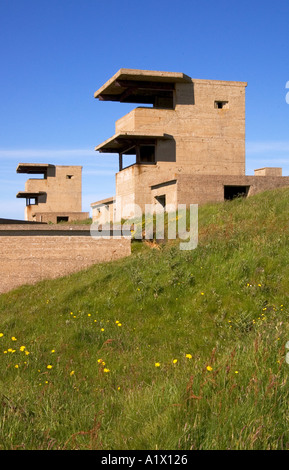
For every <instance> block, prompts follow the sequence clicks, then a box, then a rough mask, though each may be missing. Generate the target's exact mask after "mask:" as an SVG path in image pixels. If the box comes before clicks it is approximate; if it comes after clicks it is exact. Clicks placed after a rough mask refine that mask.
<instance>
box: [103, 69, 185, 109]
mask: <svg viewBox="0 0 289 470" xmlns="http://www.w3.org/2000/svg"><path fill="white" fill-rule="evenodd" d="M183 82H186V83H188V82H191V78H190V77H188V76H187V75H185V74H183V73H175V72H157V71H150V70H135V69H120V70H119V71H118V72H117V73H116V74H115V75H114V76H113V77H112V78H110V80H108V81H107V82H106V83H105V84H104V85H103V86H102V87H101V88H99V90H97V91H96V92H95V93H94V97H95V98H98V99H99V100H101V101H122V102H125V103H144V104H148V103H154V99H155V96H157V95H163V96H165V95H167V94H168V93H170V92H172V91H173V90H174V88H175V84H176V83H183Z"/></svg>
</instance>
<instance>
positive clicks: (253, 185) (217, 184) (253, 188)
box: [177, 174, 289, 205]
mask: <svg viewBox="0 0 289 470" xmlns="http://www.w3.org/2000/svg"><path fill="white" fill-rule="evenodd" d="M177 179H178V185H177V190H178V204H187V205H189V204H199V205H201V204H206V203H210V202H222V201H224V186H225V185H228V186H234V185H236V186H239V185H240V186H249V187H250V189H249V192H248V196H253V195H254V194H257V193H260V192H262V191H268V190H271V189H277V188H283V187H286V186H289V176H252V175H247V176H234V175H233V176H228V175H187V174H182V175H178V178H177Z"/></svg>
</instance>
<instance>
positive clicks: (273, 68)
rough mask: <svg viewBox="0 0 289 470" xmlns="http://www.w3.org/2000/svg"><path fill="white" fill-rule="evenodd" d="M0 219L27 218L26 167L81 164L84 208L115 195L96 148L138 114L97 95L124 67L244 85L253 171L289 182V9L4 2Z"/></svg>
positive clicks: (166, 2)
mask: <svg viewBox="0 0 289 470" xmlns="http://www.w3.org/2000/svg"><path fill="white" fill-rule="evenodd" d="M0 21H1V28H0V44H1V46H0V48H1V49H0V65H1V74H0V85H1V86H0V93H1V100H0V103H1V104H0V109H1V113H0V162H1V170H0V217H13V218H23V217H24V204H25V201H24V200H19V199H16V197H15V196H16V193H17V192H18V191H21V190H23V189H24V184H25V180H26V179H27V175H17V174H16V167H17V164H18V163H19V162H36V163H38V162H45V163H52V164H59V165H66V164H73V165H83V210H85V211H89V210H90V203H91V202H94V201H96V200H98V199H102V198H105V197H108V196H111V195H113V194H114V192H115V178H114V174H115V172H116V171H117V160H118V158H117V156H115V155H113V156H109V155H108V156H106V155H102V154H98V153H97V152H95V151H94V147H95V146H96V145H97V144H99V143H101V142H102V141H104V140H106V139H107V138H109V137H111V136H112V135H113V134H114V124H115V120H116V119H118V118H119V117H121V116H123V115H124V114H126V113H127V112H128V111H129V110H130V109H132V108H133V107H135V105H126V104H121V103H110V102H99V101H98V100H95V99H94V97H93V93H94V91H95V90H97V89H98V88H99V87H100V86H101V85H102V84H103V83H104V82H105V81H106V80H108V79H109V78H110V77H111V76H112V75H113V74H114V73H116V72H117V71H118V70H119V69H120V68H122V67H123V68H136V69H147V70H163V71H173V72H183V73H185V74H187V75H189V76H191V77H192V78H203V79H220V80H237V81H246V82H248V87H247V89H246V156H247V174H252V173H253V170H254V168H258V167H262V166H282V167H283V175H289V135H288V131H289V104H287V103H286V100H285V97H286V93H287V92H289V89H287V90H286V88H285V87H286V83H287V82H288V81H289V60H288V57H289V26H288V25H289V2H288V0H278V1H274V2H273V1H268V0H263V1H259V0H257V1H255V0H250V1H249V0H243V1H242V2H236V1H230V0H218V1H216V0H204V1H199V0H198V1H196V0H178V1H172V0H145V1H143V0H135V1H130V0H122V1H120V0H111V1H98V0H0Z"/></svg>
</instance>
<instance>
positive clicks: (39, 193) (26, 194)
mask: <svg viewBox="0 0 289 470" xmlns="http://www.w3.org/2000/svg"><path fill="white" fill-rule="evenodd" d="M44 194H46V192H44V191H33V192H32V191H19V193H17V194H16V197H18V198H27V197H38V196H44Z"/></svg>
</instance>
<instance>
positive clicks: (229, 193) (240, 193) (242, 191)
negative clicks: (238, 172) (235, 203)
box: [224, 186, 250, 201]
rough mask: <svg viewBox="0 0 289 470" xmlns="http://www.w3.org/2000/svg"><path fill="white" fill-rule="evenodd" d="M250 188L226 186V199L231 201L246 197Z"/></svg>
mask: <svg viewBox="0 0 289 470" xmlns="http://www.w3.org/2000/svg"><path fill="white" fill-rule="evenodd" d="M249 189H250V186H224V199H225V200H228V201H231V200H232V199H235V198H236V197H246V196H247V195H248V192H249Z"/></svg>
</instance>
